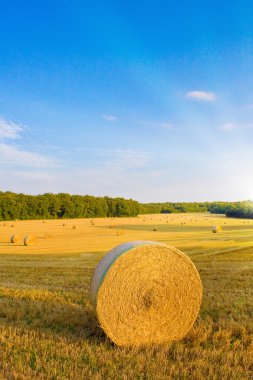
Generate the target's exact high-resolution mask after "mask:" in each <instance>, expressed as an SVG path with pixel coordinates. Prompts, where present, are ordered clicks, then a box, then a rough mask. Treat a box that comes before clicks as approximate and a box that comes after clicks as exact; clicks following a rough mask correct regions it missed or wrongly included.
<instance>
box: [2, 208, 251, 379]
mask: <svg viewBox="0 0 253 380" xmlns="http://www.w3.org/2000/svg"><path fill="white" fill-rule="evenodd" d="M186 217H187V218H188V217H189V216H185V215H177V216H176V217H174V218H175V219H176V221H175V219H174V220H173V221H170V224H172V223H178V221H179V220H180V218H182V220H185V219H187V218H186ZM191 217H192V218H193V216H191ZM205 217H206V218H207V219H204V216H201V215H200V216H199V215H196V216H195V215H194V220H192V221H188V223H191V226H193V227H194V226H196V228H195V229H194V228H193V230H189V229H188V230H186V231H185V232H182V231H181V230H182V229H187V224H186V225H184V226H181V225H179V224H178V229H177V230H176V231H171V230H166V229H164V230H163V231H162V232H161V231H160V228H161V226H159V223H158V221H160V219H159V220H158V218H160V216H156V217H154V216H152V217H151V216H150V218H152V219H150V220H147V221H145V222H143V218H141V219H140V218H136V219H135V220H133V219H132V220H129V221H128V220H127V221H125V220H124V223H122V220H114V221H111V220H110V221H109V220H108V221H107V220H105V221H103V220H101V221H99V220H96V226H97V228H96V227H94V226H92V227H89V226H88V222H87V226H86V221H85V220H84V221H82V222H81V221H79V222H76V221H75V222H76V224H77V226H78V228H77V230H72V223H71V221H66V227H62V226H61V225H60V223H59V222H58V225H57V226H55V224H56V221H50V222H49V221H47V223H46V224H47V228H49V227H48V224H49V225H51V227H52V228H51V229H50V228H49V229H50V232H52V231H54V238H53V239H50V240H43V239H41V240H38V244H37V246H34V247H32V248H31V247H23V246H16V247H15V246H14V247H13V245H9V243H8V244H7V243H6V242H5V237H4V236H3V237H2V238H1V240H0V250H2V251H4V249H6V251H7V250H8V254H6V253H2V254H1V255H0V378H3V379H10V380H12V379H16V380H19V379H20V380H29V379H36V380H37V379H38V380H40V379H50V380H58V379H122V380H123V379H124V380H128V379H149V380H151V379H170V378H171V379H201V380H202V379H217V380H218V379H236V380H237V379H251V378H253V281H252V279H253V233H252V232H253V230H251V229H252V224H250V225H249V227H248V229H247V228H240V227H242V226H245V225H244V223H243V221H240V220H237V221H236V220H226V223H227V225H228V229H226V230H225V229H224V230H223V232H222V233H219V234H212V232H210V230H205V229H199V228H198V227H199V226H201V225H204V226H205V223H206V224H207V225H209V224H210V225H212V224H215V223H209V221H210V219H208V218H209V216H205ZM145 218H147V217H145ZM212 218H213V219H215V217H212ZM139 219H140V220H139ZM154 219H157V220H155V222H154ZM213 219H212V222H213V221H214V220H213ZM217 219H219V220H220V219H222V218H218V217H217ZM166 220H167V219H166ZM166 220H165V219H164V221H161V223H160V225H163V223H166ZM19 223H21V222H19ZM29 223H30V222H24V225H25V227H26V229H27V226H29ZM37 223H38V224H37ZM41 223H42V222H35V223H34V224H33V229H34V230H36V228H37V235H38V234H39V233H40V231H39V227H40V228H41V225H42V224H41ZM82 223H83V224H84V225H85V226H86V227H85V228H86V229H89V230H88V231H91V229H92V230H93V231H94V232H91V233H92V234H94V235H92V237H93V239H95V237H96V240H98V238H101V239H100V241H101V246H102V247H103V249H101V250H100V251H97V252H96V251H95V250H94V247H95V243H94V242H93V241H92V239H91V238H90V240H88V242H87V241H83V242H82V243H81V245H82V247H83V246H84V245H85V244H86V249H85V250H84V249H83V250H82V251H81V252H80V251H78V249H76V250H75V247H76V246H77V241H79V242H80V241H81V239H82V238H81V236H80V235H79V234H80V229H81V231H82V227H81V226H82ZM107 223H108V228H107V227H105V226H107ZM112 223H113V228H112V229H110V228H109V225H112ZM152 223H153V224H152ZM186 223H187V222H186ZM15 224H17V223H15ZM142 224H144V227H145V228H144V230H139V231H138V230H134V229H133V228H135V227H134V226H136V225H137V226H139V225H142ZM216 224H218V220H217V223H216ZM123 225H124V226H125V227H124V228H123ZM153 225H156V226H157V227H158V231H156V232H154V231H153V230H152V229H151V228H149V227H150V226H151V227H152V226H153ZM38 226H39V227H38ZM127 226H128V227H129V230H128V229H127ZM147 226H148V228H147ZM167 226H168V225H167V223H166V227H167ZM229 226H231V227H235V228H230V229H229ZM236 226H237V227H236ZM68 227H69V229H68ZM7 228H8V227H7ZM62 228H64V232H61V229H62ZM115 228H116V229H118V228H119V229H120V230H124V231H125V234H124V236H116V234H115ZM130 228H131V229H130ZM163 228H165V227H163ZM168 228H169V226H168ZM0 229H1V231H2V230H4V227H3V228H2V227H0ZM65 229H67V232H66V240H67V239H69V236H70V234H72V236H73V239H72V241H73V246H74V252H72V253H70V252H67V253H65V254H60V253H59V251H58V248H57V247H56V245H55V240H57V241H58V242H61V244H62V246H61V247H62V251H63V250H64V244H65V243H66V240H64V238H63V237H64V233H65ZM86 229H84V230H83V233H84V237H83V239H84V240H85V238H86V237H87V236H88V233H87V234H86V232H87V230H86ZM85 231H86V232H85ZM101 231H102V232H103V233H104V234H105V235H106V236H105V237H103V236H100V234H101ZM251 231H252V232H251ZM27 232H29V233H30V231H27ZM31 232H32V233H34V232H36V231H31ZM43 232H44V231H43ZM5 233H6V231H5ZM57 234H62V235H61V239H59V238H58V236H59V235H57ZM131 234H140V235H141V238H143V236H145V238H146V237H147V238H149V239H150V240H151V239H152V240H161V241H162V240H163V239H165V240H166V241H167V242H169V243H171V242H176V243H177V244H174V245H175V246H176V247H178V248H179V247H180V246H181V247H184V248H185V249H184V250H185V251H186V252H187V253H188V254H189V256H190V257H191V259H192V260H193V261H194V263H195V265H196V266H197V268H198V270H199V272H200V275H201V278H202V281H203V287H204V297H203V303H202V307H201V312H200V315H199V318H198V319H197V321H196V323H195V325H194V327H193V329H192V330H191V331H190V333H189V334H188V335H187V336H186V337H185V338H184V339H183V340H182V341H180V342H173V343H171V344H168V345H165V346H160V347H159V346H158V347H156V346H153V347H148V348H139V349H134V348H118V347H116V346H114V345H113V344H112V343H111V342H110V341H109V340H108V339H107V338H106V337H105V336H104V334H103V331H101V329H100V328H99V327H98V326H97V321H96V317H95V315H94V312H93V310H92V308H91V305H90V302H89V284H90V279H91V276H92V273H93V270H94V267H95V265H96V264H97V263H98V261H99V260H100V259H101V257H102V256H103V253H104V251H105V249H104V246H107V245H108V244H109V242H108V241H106V239H107V238H108V235H109V236H110V238H111V241H110V244H111V246H114V245H115V242H116V244H117V241H119V240H120V239H123V240H124V241H126V240H130V238H131V237H132V235H131ZM250 234H251V240H249V238H250ZM98 235H99V236H98ZM62 236H63V237H62ZM244 238H245V239H246V242H245V241H244ZM75 239H76V240H75ZM181 239H182V240H181ZM183 239H186V240H183ZM188 239H189V240H188ZM221 239H228V240H221ZM6 241H7V240H6ZM89 242H90V243H89ZM41 244H42V245H43V244H45V246H41ZM50 244H51V250H52V252H51V253H50ZM75 244H76V245H75ZM45 247H49V248H48V251H47V252H46V249H45ZM26 248H28V251H27V252H28V253H24V252H25V251H24V249H26ZM77 248H78V247H77ZM11 249H12V251H11ZM30 249H33V251H30ZM10 253H11V254H10ZM41 253H43V254H41Z"/></svg>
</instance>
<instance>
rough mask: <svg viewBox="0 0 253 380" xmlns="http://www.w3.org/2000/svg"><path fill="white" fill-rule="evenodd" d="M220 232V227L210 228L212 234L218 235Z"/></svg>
mask: <svg viewBox="0 0 253 380" xmlns="http://www.w3.org/2000/svg"><path fill="white" fill-rule="evenodd" d="M221 231H222V227H221V226H213V227H212V232H213V233H214V234H216V233H218V232H221Z"/></svg>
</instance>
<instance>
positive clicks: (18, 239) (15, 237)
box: [10, 235, 22, 244]
mask: <svg viewBox="0 0 253 380" xmlns="http://www.w3.org/2000/svg"><path fill="white" fill-rule="evenodd" d="M21 240H22V239H21V237H20V236H19V235H12V236H11V238H10V242H11V243H13V244H15V243H20V242H21Z"/></svg>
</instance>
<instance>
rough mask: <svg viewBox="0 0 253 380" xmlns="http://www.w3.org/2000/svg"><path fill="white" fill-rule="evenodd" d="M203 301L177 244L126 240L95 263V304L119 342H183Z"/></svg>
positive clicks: (111, 335)
mask: <svg viewBox="0 0 253 380" xmlns="http://www.w3.org/2000/svg"><path fill="white" fill-rule="evenodd" d="M201 299H202V285H201V280H200V277H199V274H198V272H197V270H196V268H195V266H194V264H193V263H192V262H191V260H190V259H189V258H188V257H187V256H186V255H184V254H183V253H182V252H180V251H179V250H177V249H176V248H173V247H170V246H168V245H166V244H162V243H156V242H150V241H134V242H129V243H124V244H121V245H119V246H117V247H116V248H114V249H113V250H111V251H110V252H109V253H108V254H107V255H105V256H104V257H103V259H102V260H101V261H100V262H99V264H98V265H97V267H96V269H95V272H94V274H93V278H92V282H91V302H92V305H93V308H94V310H95V311H96V314H97V318H98V321H99V324H100V326H101V327H102V328H103V330H104V331H105V333H106V334H107V335H108V337H109V338H110V339H111V340H112V341H113V342H114V343H116V344H117V345H119V346H131V345H134V346H140V345H147V344H158V343H165V342H170V341H173V340H179V339H181V338H182V337H184V336H185V335H186V334H187V333H188V331H189V330H190V329H191V327H192V325H193V323H194V322H195V320H196V318H197V315H198V312H199V308H200V304H201Z"/></svg>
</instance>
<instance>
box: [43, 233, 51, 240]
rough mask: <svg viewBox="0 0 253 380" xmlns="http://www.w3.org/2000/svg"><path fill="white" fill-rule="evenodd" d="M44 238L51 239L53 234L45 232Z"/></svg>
mask: <svg viewBox="0 0 253 380" xmlns="http://www.w3.org/2000/svg"><path fill="white" fill-rule="evenodd" d="M44 238H45V239H52V238H53V234H52V233H51V232H45V235H44Z"/></svg>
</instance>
